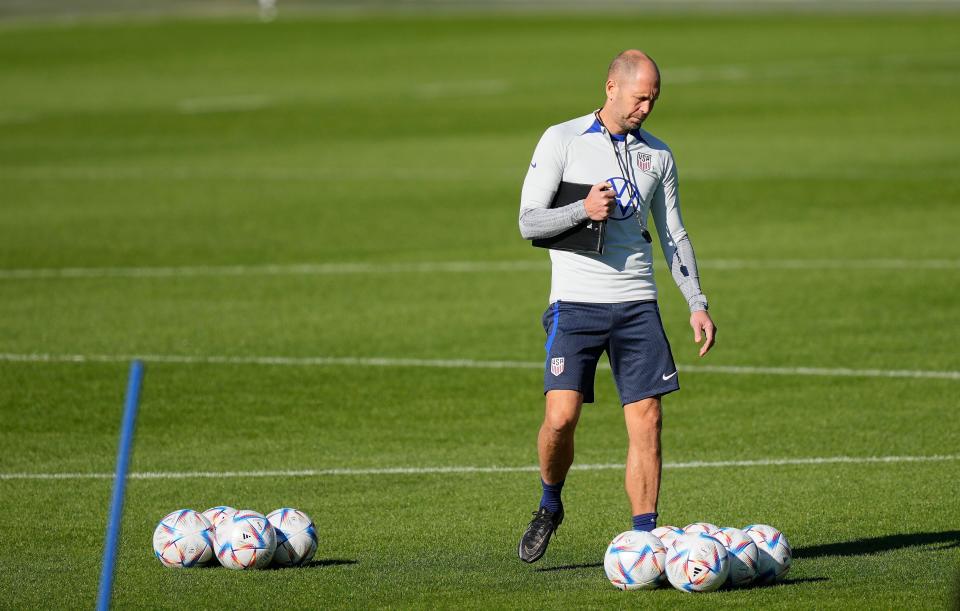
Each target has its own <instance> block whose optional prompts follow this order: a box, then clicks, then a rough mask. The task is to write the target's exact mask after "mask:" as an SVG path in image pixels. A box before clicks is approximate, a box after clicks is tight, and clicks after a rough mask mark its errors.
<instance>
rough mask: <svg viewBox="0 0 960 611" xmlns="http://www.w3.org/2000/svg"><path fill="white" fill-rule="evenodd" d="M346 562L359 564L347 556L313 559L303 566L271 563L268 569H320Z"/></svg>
mask: <svg viewBox="0 0 960 611" xmlns="http://www.w3.org/2000/svg"><path fill="white" fill-rule="evenodd" d="M345 564H358V561H357V560H348V559H346V558H320V559H318V560H311V561H310V562H308V563H306V564H304V565H303V566H277V565H275V564H271V565H270V566H268V567H267V570H268V571H290V570H296V569H319V568H323V567H325V566H342V565H345Z"/></svg>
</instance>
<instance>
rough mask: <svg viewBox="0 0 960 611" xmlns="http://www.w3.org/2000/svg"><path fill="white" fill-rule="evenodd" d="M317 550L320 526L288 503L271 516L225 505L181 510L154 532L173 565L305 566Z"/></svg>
mask: <svg viewBox="0 0 960 611" xmlns="http://www.w3.org/2000/svg"><path fill="white" fill-rule="evenodd" d="M316 551H317V530H316V528H315V527H314V525H313V520H311V519H310V516H308V515H307V514H305V513H303V512H302V511H300V510H299V509H292V508H290V507H283V508H281V509H277V510H276V511H271V512H270V513H268V514H267V515H263V514H262V513H257V512H256V511H252V510H250V509H234V508H233V507H227V506H226V505H220V506H218V507H211V508H210V509H208V510H206V511H204V512H203V513H199V512H196V511H194V510H192V509H178V510H177V511H174V512H172V513H169V514H167V515H166V516H165V517H164V518H163V519H162V520H160V523H159V524H157V528H156V530H154V531H153V552H154V554H156V556H157V559H158V560H159V561H160V562H161V563H162V564H163V566H168V567H172V568H189V567H195V566H209V565H212V564H216V563H217V562H219V563H220V564H222V565H223V566H225V567H227V568H228V569H262V568H266V567H268V566H270V565H271V564H272V565H273V566H281V567H291V566H302V565H304V564H306V563H307V562H310V560H311V559H312V558H313V555H314V554H315V553H316Z"/></svg>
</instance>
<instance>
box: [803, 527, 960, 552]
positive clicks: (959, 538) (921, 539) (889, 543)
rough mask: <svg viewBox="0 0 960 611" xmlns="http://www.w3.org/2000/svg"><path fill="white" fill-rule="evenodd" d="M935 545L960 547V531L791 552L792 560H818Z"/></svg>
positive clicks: (812, 546)
mask: <svg viewBox="0 0 960 611" xmlns="http://www.w3.org/2000/svg"><path fill="white" fill-rule="evenodd" d="M921 545H936V547H934V548H933V549H934V550H942V549H949V548H951V547H960V530H946V531H943V532H938V533H913V534H905V535H887V536H885V537H872V538H870V539H855V540H853V541H842V542H840V543H827V544H824V545H809V546H805V547H798V548H795V549H794V550H793V557H794V558H820V557H823V556H863V555H866V554H878V553H881V552H889V551H892V550H896V549H902V548H904V547H918V546H921Z"/></svg>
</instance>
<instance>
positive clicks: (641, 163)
mask: <svg viewBox="0 0 960 611" xmlns="http://www.w3.org/2000/svg"><path fill="white" fill-rule="evenodd" d="M637 167H638V168H640V171H641V172H649V171H650V168H652V167H653V155H651V154H650V153H637Z"/></svg>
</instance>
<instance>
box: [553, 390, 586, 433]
mask: <svg viewBox="0 0 960 611" xmlns="http://www.w3.org/2000/svg"><path fill="white" fill-rule="evenodd" d="M582 404H583V395H581V394H580V393H578V392H575V391H566V390H565V391H554V390H552V391H550V392H548V393H547V407H546V411H545V412H544V417H543V426H544V428H546V429H547V430H548V431H550V432H552V433H555V434H558V435H569V434H572V433H573V431H574V429H576V428H577V421H578V420H579V419H580V406H581V405H582Z"/></svg>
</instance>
